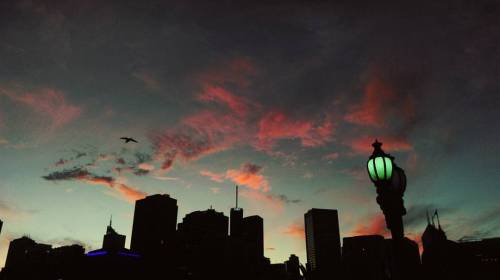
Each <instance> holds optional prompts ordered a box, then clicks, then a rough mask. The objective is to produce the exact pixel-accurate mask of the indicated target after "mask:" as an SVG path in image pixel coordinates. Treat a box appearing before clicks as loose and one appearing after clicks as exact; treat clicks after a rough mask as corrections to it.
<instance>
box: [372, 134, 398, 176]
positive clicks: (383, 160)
mask: <svg viewBox="0 0 500 280" xmlns="http://www.w3.org/2000/svg"><path fill="white" fill-rule="evenodd" d="M372 146H373V148H374V150H373V154H372V155H371V156H370V158H369V159H368V163H367V168H368V175H370V179H371V180H372V181H373V182H379V181H389V180H391V178H392V174H393V169H394V164H393V162H392V161H393V157H392V156H390V155H388V154H386V153H384V151H383V150H382V148H381V146H382V143H380V142H378V141H377V140H375V143H373V144H372Z"/></svg>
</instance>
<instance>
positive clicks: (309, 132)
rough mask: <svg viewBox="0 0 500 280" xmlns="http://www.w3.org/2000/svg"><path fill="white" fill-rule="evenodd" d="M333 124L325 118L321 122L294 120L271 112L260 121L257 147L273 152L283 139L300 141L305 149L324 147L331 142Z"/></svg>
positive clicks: (278, 112) (279, 113)
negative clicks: (273, 148) (278, 142)
mask: <svg viewBox="0 0 500 280" xmlns="http://www.w3.org/2000/svg"><path fill="white" fill-rule="evenodd" d="M332 134H333V122H332V121H331V120H330V118H325V119H324V120H323V121H321V122H314V121H312V120H298V119H296V120H294V119H291V118H290V117H289V116H287V115H286V114H284V113H283V112H280V111H271V112H269V113H267V114H265V115H264V116H263V117H262V118H261V119H260V121H259V131H258V134H257V145H256V146H257V147H258V148H259V149H262V150H271V149H272V147H273V146H274V145H275V143H276V141H278V140H282V139H300V141H301V144H302V146H304V147H316V146H321V145H324V144H325V143H327V142H329V141H330V140H331V137H332Z"/></svg>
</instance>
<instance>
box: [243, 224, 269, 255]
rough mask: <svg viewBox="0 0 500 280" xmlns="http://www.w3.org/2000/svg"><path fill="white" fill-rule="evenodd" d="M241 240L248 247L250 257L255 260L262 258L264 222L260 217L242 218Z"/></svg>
mask: <svg viewBox="0 0 500 280" xmlns="http://www.w3.org/2000/svg"><path fill="white" fill-rule="evenodd" d="M242 235H243V236H242V237H243V240H244V241H245V242H246V243H247V244H248V245H249V248H250V250H251V251H250V256H251V257H252V258H254V259H255V260H261V259H263V258H264V220H263V219H262V218H261V217H260V216H257V215H255V216H248V217H245V218H243V233H242Z"/></svg>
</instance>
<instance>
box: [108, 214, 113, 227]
mask: <svg viewBox="0 0 500 280" xmlns="http://www.w3.org/2000/svg"><path fill="white" fill-rule="evenodd" d="M112 224H113V214H111V217H110V218H109V226H111V225H112Z"/></svg>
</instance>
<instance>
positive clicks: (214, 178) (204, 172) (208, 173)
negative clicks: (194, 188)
mask: <svg viewBox="0 0 500 280" xmlns="http://www.w3.org/2000/svg"><path fill="white" fill-rule="evenodd" d="M200 175H201V176H205V177H208V178H210V180H212V181H215V182H219V183H222V182H224V174H219V173H214V172H211V171H208V170H201V171H200Z"/></svg>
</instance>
